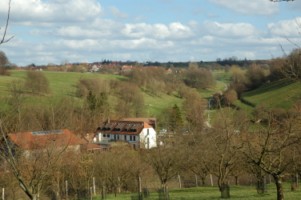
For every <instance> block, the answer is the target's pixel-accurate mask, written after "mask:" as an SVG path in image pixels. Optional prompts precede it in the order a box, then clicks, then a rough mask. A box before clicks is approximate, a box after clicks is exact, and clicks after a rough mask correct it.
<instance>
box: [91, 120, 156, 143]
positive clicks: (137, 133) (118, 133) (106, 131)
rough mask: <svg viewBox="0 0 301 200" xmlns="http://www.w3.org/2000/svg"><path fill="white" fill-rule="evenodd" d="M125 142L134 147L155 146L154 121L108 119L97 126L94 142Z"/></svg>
mask: <svg viewBox="0 0 301 200" xmlns="http://www.w3.org/2000/svg"><path fill="white" fill-rule="evenodd" d="M117 141H119V142H127V143H129V144H131V145H133V147H134V148H146V149H150V148H153V147H157V133H156V131H155V121H153V119H147V118H136V119H135V118H131V119H123V120H108V121H107V122H104V123H103V124H102V125H101V126H100V127H98V128H97V131H96V134H95V136H94V138H93V142H94V143H99V144H110V143H111V142H117Z"/></svg>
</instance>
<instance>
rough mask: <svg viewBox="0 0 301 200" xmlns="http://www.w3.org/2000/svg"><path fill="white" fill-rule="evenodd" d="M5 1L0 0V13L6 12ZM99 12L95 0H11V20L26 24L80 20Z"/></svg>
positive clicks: (98, 5) (96, 14) (99, 9)
mask: <svg viewBox="0 0 301 200" xmlns="http://www.w3.org/2000/svg"><path fill="white" fill-rule="evenodd" d="M7 5H8V3H7V1H3V0H2V1H0V13H1V14H2V15H5V14H6V13H7ZM100 14H101V6H100V4H99V3H98V2H97V1H96V0H72V1H71V0H52V1H42V0H13V1H12V3H11V18H12V21H17V22H22V23H26V24H28V25H29V24H34V23H36V22H43V23H46V22H47V23H54V22H56V23H63V22H81V21H85V20H87V19H91V18H93V17H95V16H98V15H100Z"/></svg>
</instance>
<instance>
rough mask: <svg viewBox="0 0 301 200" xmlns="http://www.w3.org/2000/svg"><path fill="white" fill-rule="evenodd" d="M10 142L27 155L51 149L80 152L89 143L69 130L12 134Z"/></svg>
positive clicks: (9, 138)
mask: <svg viewBox="0 0 301 200" xmlns="http://www.w3.org/2000/svg"><path fill="white" fill-rule="evenodd" d="M8 140H9V141H10V143H12V144H13V145H14V146H16V147H17V148H19V149H21V150H22V151H23V152H24V153H25V154H26V155H29V154H30V152H31V151H35V150H43V149H49V148H56V149H59V148H66V150H72V151H79V150H80V149H81V146H82V145H84V144H87V141H85V140H84V139H82V138H80V137H78V136H76V135H75V134H74V133H73V132H71V131H70V130H68V129H62V130H52V131H33V132H19V133H10V134H8Z"/></svg>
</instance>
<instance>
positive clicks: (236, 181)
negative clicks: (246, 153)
mask: <svg viewBox="0 0 301 200" xmlns="http://www.w3.org/2000/svg"><path fill="white" fill-rule="evenodd" d="M234 177H235V185H238V184H239V182H238V176H234Z"/></svg>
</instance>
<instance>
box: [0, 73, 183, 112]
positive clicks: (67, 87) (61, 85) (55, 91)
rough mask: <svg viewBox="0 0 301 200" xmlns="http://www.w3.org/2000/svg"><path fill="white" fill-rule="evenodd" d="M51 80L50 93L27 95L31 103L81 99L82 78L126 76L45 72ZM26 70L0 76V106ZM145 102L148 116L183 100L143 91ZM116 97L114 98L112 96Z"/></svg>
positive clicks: (118, 78)
mask: <svg viewBox="0 0 301 200" xmlns="http://www.w3.org/2000/svg"><path fill="white" fill-rule="evenodd" d="M43 73H44V74H45V76H46V78H47V79H48V81H49V86H50V91H51V92H50V94H47V95H44V96H43V95H42V96H39V95H35V96H31V95H30V96H29V95H28V96H27V101H28V102H29V103H39V104H49V103H51V102H52V101H56V100H58V99H61V98H62V97H65V96H68V97H72V98H74V99H75V100H78V101H80V99H79V98H76V97H75V91H76V87H75V86H76V84H77V83H78V81H79V80H80V79H95V78H97V79H102V80H117V81H123V80H125V79H126V78H125V77H123V76H119V75H111V74H100V73H78V72H51V71H44V72H43ZM25 77H26V71H15V70H14V71H11V75H10V76H0V108H1V107H3V106H5V103H6V100H7V98H8V97H9V89H8V88H9V85H10V84H11V83H12V81H14V80H20V81H22V80H23V81H24V80H25ZM143 95H144V102H145V111H146V113H147V114H148V116H156V115H157V114H159V113H160V112H161V111H162V110H164V109H166V108H169V107H172V106H173V105H174V104H178V105H179V106H180V104H181V102H182V100H181V99H180V98H178V97H176V96H174V95H167V94H162V95H160V96H151V95H149V94H147V93H143ZM112 99H114V98H112Z"/></svg>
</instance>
